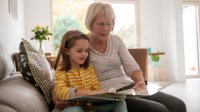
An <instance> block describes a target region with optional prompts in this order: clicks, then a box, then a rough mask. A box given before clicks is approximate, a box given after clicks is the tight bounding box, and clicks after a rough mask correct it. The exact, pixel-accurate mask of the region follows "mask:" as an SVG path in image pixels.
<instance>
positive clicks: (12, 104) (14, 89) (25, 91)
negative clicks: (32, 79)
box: [0, 75, 49, 112]
mask: <svg viewBox="0 0 200 112" xmlns="http://www.w3.org/2000/svg"><path fill="white" fill-rule="evenodd" d="M1 107H2V108H1ZM0 108H1V109H0V111H1V112H7V111H9V112H10V111H11V112H30V111H31V112H49V108H48V106H47V104H46V102H45V100H44V98H43V97H42V95H41V94H40V93H39V91H38V90H37V89H36V88H35V87H34V86H32V85H31V84H29V83H28V82H27V81H25V80H24V79H23V78H22V76H21V75H14V76H11V77H9V78H7V79H5V80H3V81H0Z"/></svg>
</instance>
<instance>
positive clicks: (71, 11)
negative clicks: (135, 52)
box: [52, 0, 140, 54]
mask: <svg viewBox="0 0 200 112" xmlns="http://www.w3.org/2000/svg"><path fill="white" fill-rule="evenodd" d="M94 1H98V0H52V16H53V17H52V20H53V36H54V48H55V49H54V51H55V52H54V54H57V50H58V46H59V44H60V41H61V38H62V35H63V34H64V33H65V32H66V31H69V30H72V29H76V30H80V31H82V32H84V33H86V34H87V33H88V31H87V29H86V27H85V25H84V20H85V13H86V10H87V8H88V6H89V4H91V3H93V2H94ZM99 1H101V0H99ZM107 1H108V2H109V3H111V5H112V6H113V9H114V11H115V14H116V24H115V27H114V31H113V33H114V34H116V35H118V36H120V37H121V38H122V40H123V41H124V42H125V44H126V46H127V47H128V48H135V47H139V46H140V41H139V35H140V34H139V28H138V20H139V19H138V18H136V17H138V16H137V15H138V0H124V1H118V0H107Z"/></svg>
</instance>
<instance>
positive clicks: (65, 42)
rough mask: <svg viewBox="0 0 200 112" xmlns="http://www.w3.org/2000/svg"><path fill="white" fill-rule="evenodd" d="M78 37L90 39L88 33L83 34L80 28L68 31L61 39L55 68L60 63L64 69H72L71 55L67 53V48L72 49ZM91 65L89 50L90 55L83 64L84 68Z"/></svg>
mask: <svg viewBox="0 0 200 112" xmlns="http://www.w3.org/2000/svg"><path fill="white" fill-rule="evenodd" d="M78 39H85V40H88V41H89V38H88V36H87V35H85V34H83V33H82V32H80V31H78V30H71V31H68V32H66V33H65V34H64V35H63V37H62V40H61V44H60V48H59V51H58V54H57V57H56V60H55V63H54V70H56V69H57V66H58V64H59V65H60V66H61V69H62V70H65V71H68V70H70V69H71V64H70V60H69V56H68V55H66V52H65V49H66V48H67V49H70V48H71V47H73V45H74V43H75V41H76V40H78ZM88 66H89V52H88V57H87V59H86V60H85V62H84V63H83V64H82V65H81V67H83V68H87V67H88Z"/></svg>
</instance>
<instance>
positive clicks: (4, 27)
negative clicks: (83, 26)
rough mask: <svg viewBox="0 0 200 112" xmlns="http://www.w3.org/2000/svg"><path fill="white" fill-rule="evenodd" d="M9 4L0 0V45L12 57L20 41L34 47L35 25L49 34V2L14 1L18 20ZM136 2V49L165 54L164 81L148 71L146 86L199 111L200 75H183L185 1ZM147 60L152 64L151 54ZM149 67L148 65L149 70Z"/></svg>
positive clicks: (47, 47) (161, 62)
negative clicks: (138, 40)
mask: <svg viewBox="0 0 200 112" xmlns="http://www.w3.org/2000/svg"><path fill="white" fill-rule="evenodd" d="M9 1H12V0H1V1H0V14H1V18H0V25H1V28H0V34H1V36H0V42H1V44H3V46H6V50H7V51H8V53H9V54H10V55H12V54H13V53H16V52H19V44H20V42H21V41H22V40H21V38H23V39H26V40H27V41H29V42H30V43H31V44H33V45H34V46H37V42H36V41H33V40H31V37H32V35H33V33H32V32H31V30H32V29H33V28H34V27H35V26H37V25H42V26H49V30H50V31H52V0H42V1H41V0H16V1H17V7H16V8H17V17H13V16H12V15H11V14H10V12H9ZM107 1H109V0H107ZM111 1H112V0H111ZM113 1H114V0H113ZM127 1H130V0H127ZM135 1H139V12H140V14H139V15H140V17H139V22H140V24H139V25H140V26H139V28H140V46H139V48H151V52H152V53H156V52H158V51H159V52H164V54H162V55H159V56H160V60H159V66H161V67H162V69H161V72H162V75H164V79H163V80H155V81H153V80H154V79H152V77H151V76H152V75H154V73H152V69H149V72H148V78H149V84H152V85H153V86H156V84H161V85H160V86H163V85H164V86H163V87H162V90H161V91H163V92H166V93H169V94H172V95H175V96H177V97H179V98H181V99H182V100H183V101H185V103H186V106H187V110H188V112H199V111H200V107H199V106H198V102H199V101H200V100H199V99H200V90H199V89H197V88H198V86H197V85H199V84H200V73H199V72H198V73H199V74H198V75H196V76H195V77H192V78H191V77H190V78H188V77H187V76H186V72H185V54H184V38H183V37H184V35H183V34H184V32H183V18H182V17H183V15H182V7H183V1H184V0H135ZM186 1H195V2H197V3H198V4H199V6H200V0H186ZM199 23H200V22H198V24H199ZM52 45H53V38H50V40H49V41H44V46H45V52H48V53H52V54H53V46H52ZM149 60H150V61H151V56H150V55H149ZM151 66H152V65H150V64H149V68H151ZM198 69H200V68H198ZM154 72H155V71H154ZM154 78H155V77H154ZM162 84H163V85H162ZM165 84H166V85H167V86H165ZM157 87H159V85H157Z"/></svg>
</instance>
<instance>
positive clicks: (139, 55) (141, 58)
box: [128, 48, 148, 85]
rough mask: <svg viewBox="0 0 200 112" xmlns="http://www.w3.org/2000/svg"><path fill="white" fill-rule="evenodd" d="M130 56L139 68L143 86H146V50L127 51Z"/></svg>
mask: <svg viewBox="0 0 200 112" xmlns="http://www.w3.org/2000/svg"><path fill="white" fill-rule="evenodd" d="M128 50H129V52H130V54H131V55H132V56H133V58H134V59H135V61H136V62H137V63H138V65H139V66H140V68H141V70H142V72H143V77H144V81H145V84H146V85H147V80H148V49H147V48H136V49H128Z"/></svg>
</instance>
